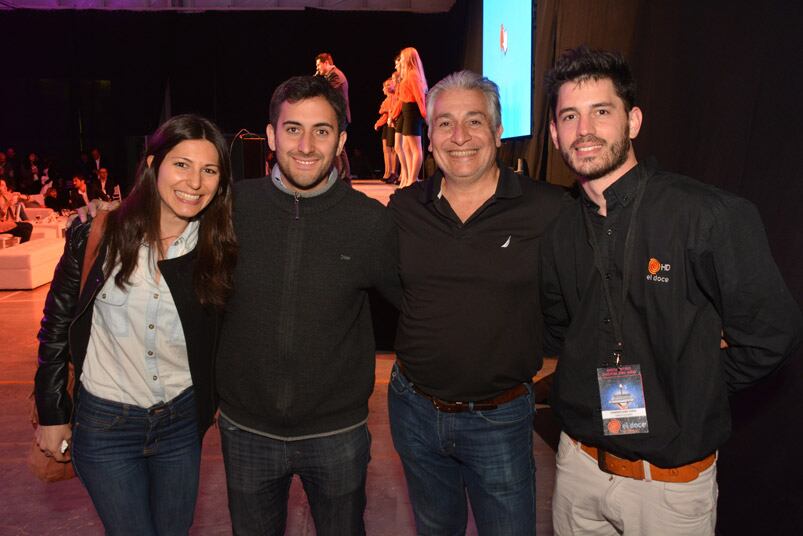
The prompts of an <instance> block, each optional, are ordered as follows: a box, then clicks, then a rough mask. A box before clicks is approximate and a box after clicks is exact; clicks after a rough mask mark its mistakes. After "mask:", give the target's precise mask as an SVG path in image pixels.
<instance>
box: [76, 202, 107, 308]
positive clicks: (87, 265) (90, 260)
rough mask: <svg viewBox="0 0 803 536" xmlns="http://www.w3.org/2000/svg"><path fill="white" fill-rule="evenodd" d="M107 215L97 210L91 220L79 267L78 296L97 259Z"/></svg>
mask: <svg viewBox="0 0 803 536" xmlns="http://www.w3.org/2000/svg"><path fill="white" fill-rule="evenodd" d="M108 215H109V213H108V212H107V211H105V210H98V213H97V214H96V215H95V218H94V219H93V220H92V227H90V229H89V238H88V239H87V241H86V250H85V251H84V264H83V266H82V267H81V286H80V288H79V291H78V295H79V296H80V295H81V293H82V292H83V291H84V285H85V284H86V279H87V277H89V271H90V270H92V265H93V264H95V260H96V259H97V258H98V247H99V246H100V241H101V239H102V238H103V230H104V229H105V228H106V216H108Z"/></svg>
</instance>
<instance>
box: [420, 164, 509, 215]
mask: <svg viewBox="0 0 803 536" xmlns="http://www.w3.org/2000/svg"><path fill="white" fill-rule="evenodd" d="M496 166H497V167H498V168H499V181H498V182H497V183H496V191H495V192H494V195H493V196H492V197H491V199H510V198H514V197H519V196H520V195H521V194H522V192H521V184H519V181H518V175H516V173H514V172H513V170H512V169H510V168H509V167H507V166H505V165H503V164H502V162H500V161H499V160H497V161H496ZM423 186H424V187H423V188H422V189H421V196H420V198H419V199H420V201H421V202H422V203H425V204H426V203H430V202H433V201H435V199H440V197H441V193H442V187H443V172H442V171H441V170H440V169H439V170H438V171H436V172H435V174H434V175H432V177H430V178H429V179H428V180H427V181H426V182H425V183H424V185H423Z"/></svg>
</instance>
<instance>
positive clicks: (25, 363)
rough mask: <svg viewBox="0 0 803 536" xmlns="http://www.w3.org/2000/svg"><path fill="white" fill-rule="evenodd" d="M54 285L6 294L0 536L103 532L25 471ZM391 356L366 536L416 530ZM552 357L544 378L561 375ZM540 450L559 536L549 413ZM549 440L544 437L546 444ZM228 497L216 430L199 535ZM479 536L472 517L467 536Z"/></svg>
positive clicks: (226, 528)
mask: <svg viewBox="0 0 803 536" xmlns="http://www.w3.org/2000/svg"><path fill="white" fill-rule="evenodd" d="M355 187H356V188H358V189H360V190H363V191H365V192H366V193H367V194H368V195H371V196H372V197H376V198H378V199H380V201H383V202H385V203H386V202H387V197H388V196H389V195H390V194H391V193H392V192H393V191H394V190H395V187H393V186H388V185H385V184H383V183H381V182H379V181H355ZM48 289H49V285H44V286H42V287H39V288H37V289H34V290H31V291H0V318H1V319H2V331H1V332H2V340H3V345H2V346H3V350H2V352H0V408H2V409H0V429H2V430H3V439H2V440H0V475H2V479H1V480H0V482H2V487H3V491H4V497H3V501H2V503H1V504H2V506H0V534H3V535H59V536H62V535H72V534H81V535H86V536H91V535H100V534H103V529H102V525H101V524H100V521H99V519H98V517H97V515H96V514H95V511H94V509H93V508H92V504H91V501H90V499H89V496H88V495H87V494H86V492H85V491H84V489H83V487H82V486H81V484H80V483H79V482H78V480H77V479H73V480H71V481H67V482H60V483H56V484H44V483H42V482H39V481H38V480H36V479H35V478H34V477H33V476H32V475H31V474H30V473H29V471H28V468H27V467H26V465H25V456H26V454H27V451H28V448H29V445H30V444H31V441H32V437H33V432H32V429H31V426H30V423H29V421H28V419H29V412H30V401H29V395H30V394H31V391H32V389H33V375H34V372H35V370H36V348H37V342H36V333H37V330H38V327H39V321H40V319H41V316H42V308H43V306H44V300H45V296H46V295H47V291H48ZM393 359H394V356H393V354H377V359H376V388H375V390H374V394H373V396H372V397H371V399H370V416H369V420H368V426H369V428H370V430H371V435H372V437H373V444H372V448H371V463H370V465H369V468H368V481H367V487H368V506H367V509H366V513H365V521H366V529H367V533H368V535H369V536H371V535H376V536H406V535H413V534H415V530H414V524H413V516H412V511H411V509H410V504H409V500H408V498H407V487H406V484H405V481H404V474H403V472H402V468H401V463H400V461H399V458H398V456H397V455H396V452H395V451H394V450H393V445H392V442H391V438H390V429H389V423H388V414H387V382H388V377H389V375H390V368H391V366H392V364H393ZM554 366H555V363H554V361H553V360H547V362H546V364H545V366H544V370H542V371H541V372H542V373H548V372H550V371H551V370H553V369H554ZM536 431H537V432H538V433H536V434H535V435H534V440H535V441H534V444H535V447H534V453H535V459H536V467H537V484H536V512H537V521H538V527H537V531H536V534H538V535H539V536H541V535H543V536H546V535H550V534H552V521H551V496H552V487H553V485H554V474H555V455H554V448H555V441H556V439H557V428H556V426H555V424H554V422H553V420H552V418H551V415H550V410H549V408H540V409H539V415H538V417H537V418H536ZM544 438H546V440H545V439H544ZM226 504H227V500H226V480H225V474H224V470H223V460H222V456H221V452H220V436H219V434H218V429H217V428H216V427H213V428H212V429H211V430H210V431H209V433H208V434H207V435H206V439H205V441H204V450H203V456H202V466H201V484H200V495H199V498H198V506H197V509H196V514H195V523H194V525H193V528H192V531H191V534H193V535H224V534H231V526H230V523H229V515H228V509H227V506H226ZM286 534H287V535H288V536H311V535H314V534H315V530H314V527H313V525H312V519H311V517H310V514H309V507H308V505H307V502H306V498H305V495H304V492H303V490H302V488H301V485H300V483H299V481H298V480H297V479H295V480H294V482H293V485H292V487H291V491H290V506H289V509H288V525H287V532H286ZM467 534H469V535H475V534H476V530H475V528H474V526H473V523H471V521H470V527H469V530H468V532H467Z"/></svg>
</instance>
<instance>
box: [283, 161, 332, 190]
mask: <svg viewBox="0 0 803 536" xmlns="http://www.w3.org/2000/svg"><path fill="white" fill-rule="evenodd" d="M270 178H271V182H273V185H274V186H276V188H278V189H279V190H281V191H282V192H284V193H286V194H288V195H292V196H295V195H296V194H298V196H299V197H317V196H319V195H321V194H324V193H326V192H327V191H329V189H330V188H331V187H332V186H334V184H335V183H336V182H337V168H335V167H334V166H333V167H332V170H331V171H330V172H329V177H328V178H327V179H326V186H325V187H324V188H323V189H322V190H317V191H315V192H296V191H293V190H291V189H290V188H288V187H287V186H285V184H284V182H283V181H282V171H281V170H280V169H279V164H275V165H274V166H273V170H272V171H271V172H270Z"/></svg>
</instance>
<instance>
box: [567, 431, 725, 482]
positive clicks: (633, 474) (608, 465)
mask: <svg viewBox="0 0 803 536" xmlns="http://www.w3.org/2000/svg"><path fill="white" fill-rule="evenodd" d="M572 441H574V442H575V443H579V445H580V448H581V449H582V450H583V452H585V453H586V454H588V455H589V456H591V457H592V458H594V459H595V460H597V464H598V465H599V468H600V469H601V470H603V471H605V472H606V473H609V474H612V475H617V476H624V477H627V478H633V479H635V480H646V479H647V475H646V474H645V471H644V466H645V465H648V466H649V469H650V480H658V481H660V482H691V481H692V480H694V479H696V478H697V477H698V476H700V473H702V472H703V471H705V470H706V469H708V468H709V467H711V466H712V465H713V464H714V462H715V461H716V453H713V454H709V455H708V456H706V457H705V458H703V459H702V460H697V461H696V462H692V463H689V464H687V465H681V466H680V467H671V468H664V467H658V466H657V465H653V464H651V463H649V462H646V461H644V460H636V461H630V460H625V459H624V458H620V457H619V456H616V455H614V454H611V453H610V452H608V451H605V450H602V449H598V448H597V447H592V446H591V445H586V444H585V443H583V442H581V441H577V440H575V439H572Z"/></svg>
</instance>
